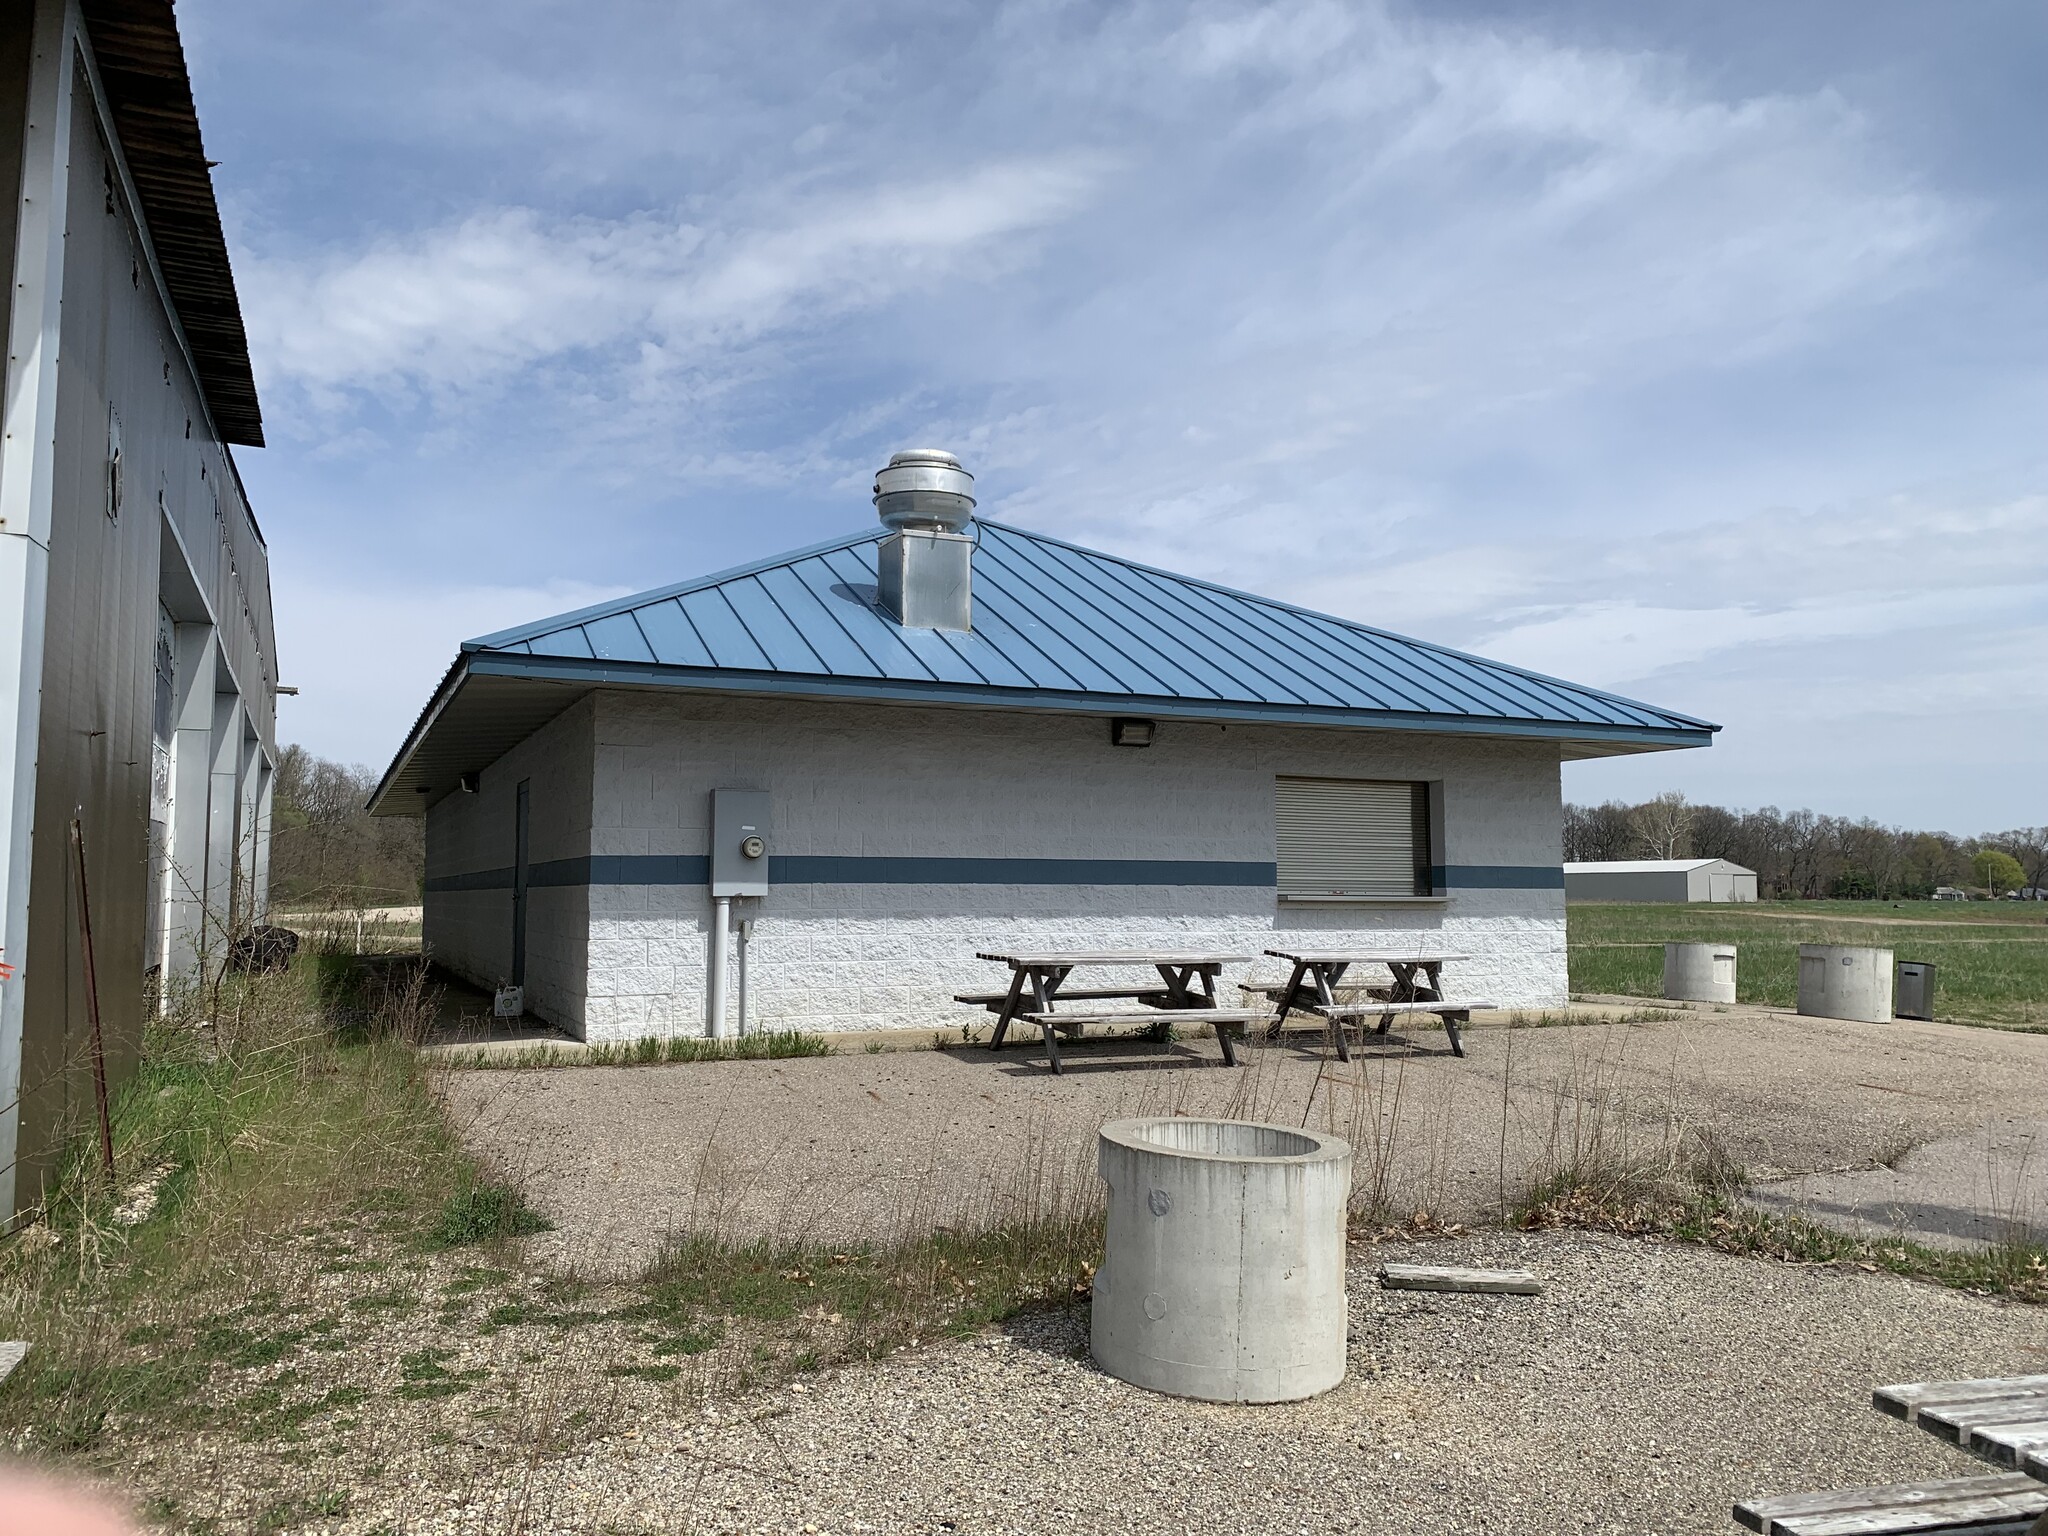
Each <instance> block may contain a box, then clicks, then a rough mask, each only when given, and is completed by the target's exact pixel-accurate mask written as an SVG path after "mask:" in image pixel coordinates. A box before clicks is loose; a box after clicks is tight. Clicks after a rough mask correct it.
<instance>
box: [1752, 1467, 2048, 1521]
mask: <svg viewBox="0 0 2048 1536" xmlns="http://www.w3.org/2000/svg"><path fill="white" fill-rule="evenodd" d="M2043 1510H2048V1487H2044V1486H2043V1485H2042V1484H2040V1483H2037V1482H2035V1481H2034V1480H2033V1479H2032V1478H2030V1477H2027V1476H2026V1475H2024V1474H2023V1473H2009V1472H2008V1473H1999V1474H1997V1475H1995V1476H1992V1477H1960V1478H1949V1479H1946V1480H1943V1481H1939V1482H1930V1483H1897V1484H1893V1485H1891V1486H1888V1487H1883V1488H1839V1489H1834V1490H1831V1491H1828V1492H1823V1493H1793V1494H1784V1495H1780V1496H1779V1497H1776V1498H1768V1499H1752V1500H1750V1501H1749V1502H1748V1503H1747V1504H1738V1505H1736V1506H1735V1520H1736V1523H1737V1524H1739V1525H1742V1526H1744V1527H1746V1528H1747V1529H1749V1530H1752V1531H1756V1532H1758V1533H1760V1536H1893V1533H1897V1536H1906V1533H1909V1532H1914V1531H1941V1530H1952V1529H1955V1528H1958V1527H1965V1528H1968V1529H1969V1530H1970V1531H1971V1532H1972V1536H1980V1533H1981V1536H1989V1532H1991V1531H1992V1530H1998V1529H2010V1530H2014V1531H2025V1530H2026V1528H2027V1525H2028V1523H2029V1522H2031V1521H2032V1520H2034V1519H2035V1518H2037V1517H2038V1516H2039V1515H2040V1514H2041V1512H2042V1511H2043Z"/></svg>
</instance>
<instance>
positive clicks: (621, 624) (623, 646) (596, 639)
mask: <svg viewBox="0 0 2048 1536" xmlns="http://www.w3.org/2000/svg"><path fill="white" fill-rule="evenodd" d="M583 633H584V634H585V635H586V636H588V637H589V639H590V649H591V650H592V652H593V653H595V654H596V655H597V657H598V658H599V659H600V660H603V661H652V660H654V648H653V647H652V646H650V645H649V644H648V643H647V638H646V636H644V635H642V634H641V633H640V626H639V625H638V624H636V623H635V622H634V621H633V615H632V614H631V613H615V614H613V615H612V616H611V617H610V618H608V619H592V620H591V621H590V622H589V623H588V624H586V625H584V626H583Z"/></svg>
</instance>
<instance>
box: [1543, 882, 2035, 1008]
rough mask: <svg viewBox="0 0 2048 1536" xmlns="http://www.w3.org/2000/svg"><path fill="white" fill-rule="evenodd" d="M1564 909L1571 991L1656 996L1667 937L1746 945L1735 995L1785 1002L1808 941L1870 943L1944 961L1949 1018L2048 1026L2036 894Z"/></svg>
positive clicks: (1941, 997) (1941, 1000)
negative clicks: (2026, 898)
mask: <svg viewBox="0 0 2048 1536" xmlns="http://www.w3.org/2000/svg"><path fill="white" fill-rule="evenodd" d="M1568 910H1569V913H1570V934H1571V988H1572V991H1573V992H1574V993H1588V992H1597V993H1619V994H1621V995H1624V996H1629V997H1656V996H1657V995H1658V994H1659V993H1660V992H1661V991H1662V990H1663V975H1664V945H1665V944H1667V943H1673V942H1687V941H1691V942H1712V941H1723V942H1727V943H1732V944H1734V945H1736V946H1738V948H1739V949H1740V951H1741V955H1740V958H1739V959H1738V961H1737V962H1736V978H1737V981H1736V995H1737V996H1738V997H1739V998H1740V999H1741V1000H1742V1001H1743V1002H1745V1003H1769V1004H1772V1005H1775V1006H1778V1007H1784V1008H1790V1007H1791V1006H1792V1005H1793V1003H1794V1001H1795V1000H1796V994H1797V991H1798V984H1799V946H1800V945H1801V944H1868V945H1873V946H1876V947H1879V948H1884V949H1890V950H1893V951H1894V952H1896V954H1897V956H1898V958H1899V959H1900V960H1921V961H1926V962H1929V963H1931V964H1933V965H1934V966H1936V967H1938V968H1939V969H1938V981H1937V985H1938V991H1937V993H1936V996H1935V1013H1936V1014H1937V1015H1938V1016H1940V1017H1941V1018H1943V1019H1953V1020H1955V1021H1957V1022H1959V1023H1973V1024H2003V1025H2008V1026H2018V1027H2023V1028H2024V1027H2029V1026H2031V1027H2035V1028H2048V906H2044V905H2043V904H2041V903H2038V902H2017V901H2015V902H1990V901H1983V902H1960V901H1959V902H1932V901H1908V902H1899V903H1893V902H1888V901H1767V902H1759V903H1757V904H1756V905H1754V906H1726V905H1706V904H1696V905H1680V904H1677V903H1663V902H1573V903H1572V905H1571V906H1570V908H1569V909H1568Z"/></svg>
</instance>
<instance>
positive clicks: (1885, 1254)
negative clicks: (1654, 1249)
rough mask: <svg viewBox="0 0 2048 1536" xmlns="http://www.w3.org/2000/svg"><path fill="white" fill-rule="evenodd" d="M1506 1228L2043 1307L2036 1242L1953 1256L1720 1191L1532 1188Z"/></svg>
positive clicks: (2043, 1251) (1642, 1183) (1646, 1185)
mask: <svg viewBox="0 0 2048 1536" xmlns="http://www.w3.org/2000/svg"><path fill="white" fill-rule="evenodd" d="M1515 1224H1516V1225H1517V1226H1519V1227H1521V1228H1522V1229H1523V1230H1525V1231H1546V1230H1555V1229H1558V1228H1565V1227H1581V1228H1590V1229H1593V1230H1598V1231H1605V1232H1620V1233H1625V1234H1628V1235H1631V1236H1658V1237H1664V1238H1668V1239H1670V1240H1672V1241H1674V1242H1681V1243H1693V1244H1696V1245H1698V1246H1700V1247H1702V1248H1712V1249H1714V1250H1715V1251H1716V1252H1719V1253H1728V1254H1734V1255H1736V1256H1738V1257H1740V1258H1749V1259H1776V1260H1779V1261H1781V1262H1784V1263H1788V1264H1833V1265H1840V1266H1842V1267H1844V1268H1853V1269H1861V1270H1866V1271H1869V1272H1871V1273H1878V1272H1883V1273H1886V1274H1893V1275H1902V1276H1905V1277H1906V1278H1908V1279H1912V1280H1924V1281H1928V1282H1930V1283H1932V1284H1935V1285H1945V1286H1949V1287H1951V1288H1953V1289H1956V1290H1963V1291H1970V1292H1973V1293H1975V1294H1977V1295H1980V1296H2002V1297H2005V1298H2006V1299H2008V1300H2011V1301H2021V1302H2031V1303H2034V1304H2036V1305H2042V1304H2048V1246H2044V1245H2042V1244H2040V1243H2031V1242H2020V1243H2004V1244H1998V1245H1996V1246H1993V1247H1990V1248H1984V1249H1975V1250H1959V1249H1950V1248H1933V1247H1929V1246H1928V1245H1926V1244H1924V1243H1916V1242H1913V1241H1911V1240H1909V1239H1905V1238H1899V1237H1891V1236H1886V1237H1882V1238H1876V1237H1859V1236H1857V1235H1855V1234H1853V1233H1848V1232H1840V1231H1837V1230H1836V1229H1835V1228H1833V1227H1829V1226H1824V1225H1822V1224H1821V1223H1819V1222H1816V1221H1811V1220H1808V1219H1807V1218H1805V1217H1803V1216H1795V1215H1789V1214H1785V1213H1780V1212H1775V1211H1760V1210H1757V1209H1756V1208H1755V1207H1753V1206H1749V1205H1745V1204H1743V1203H1742V1202H1741V1201H1740V1200H1738V1199H1736V1198H1735V1197H1734V1195H1733V1194H1732V1193H1727V1192H1723V1191H1719V1190H1695V1191H1690V1192H1688V1191H1684V1190H1682V1189H1678V1188H1674V1187H1672V1186H1669V1185H1660V1184H1658V1183H1656V1182H1655V1181H1652V1180H1637V1181H1633V1182H1631V1181H1620V1182H1610V1183H1608V1184H1607V1185H1605V1186H1604V1187H1600V1186H1591V1185H1584V1184H1580V1185H1575V1186H1572V1187H1569V1188H1551V1189H1548V1190H1537V1191H1534V1192H1532V1198H1531V1200H1530V1201H1529V1203H1528V1204H1527V1205H1525V1206H1524V1208H1523V1209H1522V1210H1520V1211H1519V1212H1518V1213H1517V1218H1516V1222H1515Z"/></svg>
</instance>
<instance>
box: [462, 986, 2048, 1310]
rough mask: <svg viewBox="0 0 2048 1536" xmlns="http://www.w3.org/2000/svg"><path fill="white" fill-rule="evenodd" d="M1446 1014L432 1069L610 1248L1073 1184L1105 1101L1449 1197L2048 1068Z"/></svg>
mask: <svg viewBox="0 0 2048 1536" xmlns="http://www.w3.org/2000/svg"><path fill="white" fill-rule="evenodd" d="M1296 1038H1297V1039H1298V1040H1304V1041H1305V1040H1306V1039H1307V1038H1308V1037H1305V1036H1303V1037H1296ZM1467 1038H1468V1050H1469V1052H1470V1054H1469V1055H1468V1056H1466V1057H1465V1058H1464V1059H1462V1060H1461V1059H1458V1058H1456V1057H1453V1056H1451V1055H1450V1054H1449V1053H1448V1051H1447V1050H1446V1048H1445V1045H1444V1037H1443V1035H1442V1034H1441V1033H1439V1032H1437V1031H1435V1030H1429V1029H1418V1030H1416V1031H1415V1032H1414V1033H1413V1034H1412V1035H1411V1036H1408V1037H1406V1041H1405V1043H1404V1040H1403V1037H1400V1036H1396V1037H1394V1038H1393V1040H1392V1041H1391V1042H1390V1043H1388V1044H1386V1045H1384V1046H1376V1047H1375V1048H1374V1050H1373V1051H1372V1052H1371V1053H1370V1054H1369V1055H1368V1056H1367V1057H1365V1058H1362V1060H1361V1062H1360V1064H1358V1065H1356V1066H1353V1067H1348V1068H1347V1067H1344V1066H1342V1065H1341V1064H1339V1063H1337V1062H1334V1061H1331V1062H1327V1063H1326V1062H1325V1061H1324V1060H1323V1059H1322V1057H1321V1055H1320V1053H1319V1052H1318V1051H1316V1050H1314V1049H1311V1048H1309V1047H1308V1046H1307V1045H1306V1044H1281V1045H1276V1046H1272V1047H1267V1048H1264V1049H1260V1050H1258V1051H1256V1052H1254V1053H1252V1056H1251V1064H1250V1065H1249V1066H1248V1067H1247V1068H1245V1069H1244V1070H1242V1071H1237V1072H1232V1071H1228V1070H1225V1069H1223V1068H1221V1067H1220V1066H1218V1065H1217V1064H1216V1060H1215V1048H1214V1046H1213V1045H1212V1044H1209V1043H1208V1042H1200V1043H1181V1044H1175V1045H1171V1046H1154V1045H1149V1044H1146V1043H1144V1042H1142V1041H1129V1042H1106V1043H1103V1044H1100V1045H1094V1044H1091V1045H1087V1046H1083V1047H1081V1048H1079V1049H1077V1050H1075V1051H1073V1052H1072V1053H1071V1054H1072V1056H1073V1058H1074V1065H1073V1066H1072V1067H1071V1068H1070V1069H1069V1071H1068V1072H1067V1073H1066V1074H1065V1075H1064V1076H1061V1077H1054V1076H1052V1075H1051V1074H1049V1073H1047V1072H1046V1071H1045V1070H1044V1069H1043V1067H1041V1066H1040V1065H1038V1053H1037V1052H1036V1051H1018V1052H1004V1053H1001V1054H999V1055H998V1054H992V1053H990V1052H988V1051H986V1050H978V1049H970V1050H958V1051H943V1052H942V1051H904V1052H890V1053H886V1054H880V1055H864V1054H861V1055H846V1056H831V1057H822V1058H806V1059H799V1060H793V1061H774V1062H721V1063H713V1064H697V1065H685V1066H672V1067H631V1068H548V1069H543V1070H538V1071H502V1070H498V1071H464V1072H451V1073H450V1074H448V1076H447V1078H446V1079H445V1081H446V1091H447V1093H448V1096H449V1099H450V1101H451V1104H452V1107H453V1110H454V1114H455V1118H456V1121H457V1123H458V1124H459V1125H461V1126H463V1127H464V1130H465V1134H466V1135H467V1136H468V1137H469V1138H470V1140H471V1141H472V1143H473V1144H475V1145H477V1146H479V1147H480V1148H481V1149H482V1150H483V1151H485V1152H486V1153H487V1154H488V1155H489V1156H491V1157H492V1158H493V1159H494V1160H495V1161H496V1162H497V1163H499V1164H500V1165H501V1166H502V1167H504V1168H506V1169H507V1170H509V1171H510V1172H512V1173H513V1174H515V1175H517V1176H520V1177H522V1178H523V1179H524V1181H525V1183H526V1185H527V1188H528V1191H529V1194H530V1196H531V1198H533V1199H534V1200H535V1201H536V1202H537V1203H538V1204H539V1205H540V1206H541V1207H542V1208H543V1209H544V1210H546V1211H547V1213H548V1214H549V1215H550V1216H551V1217H552V1218H553V1219H554V1220H555V1221H556V1222H557V1223H558V1228H559V1229H558V1231H557V1232H555V1233H553V1234H551V1235H550V1236H548V1237H547V1238H544V1239H542V1240H541V1242H540V1245H539V1247H538V1249H537V1252H538V1253H539V1255H540V1256H541V1257H542V1258H543V1260H545V1261H548V1262H554V1263H559V1264H573V1265H575V1266H577V1267H583V1268H591V1269H595V1270H598V1271H611V1272H618V1271H621V1270H631V1269H633V1268H635V1267H636V1266H637V1265H639V1264H641V1263H643V1262H644V1261H645V1260H646V1259H647V1258H648V1257H650V1256H652V1254H653V1253H654V1252H655V1251H657V1249H658V1248H659V1246H660V1243H661V1241H662V1239H663V1237H664V1236H665V1235H666V1234H667V1233H668V1232H670V1231H671V1230H674V1229H677V1228H680V1227H685V1226H694V1227H699V1228H703V1227H713V1228H716V1229H719V1230H721V1231H724V1232H726V1233H727V1234H729V1235H737V1234H763V1233H768V1234H774V1233H780V1234H783V1235H789V1236H808V1237H818V1238H825V1239H827V1240H831V1241H843V1240H850V1239H851V1238H854V1237H860V1236H865V1237H871V1238H873V1237H883V1238H886V1237H887V1236H888V1235H889V1234H890V1232H891V1230H892V1223H893V1224H907V1225H909V1226H911V1227H915V1226H917V1225H918V1224H921V1223H929V1222H931V1221H935V1220H936V1221H947V1222H953V1221H972V1220H975V1219H977V1218H979V1217H981V1216H983V1215H985V1214H987V1213H989V1212H992V1211H998V1210H1005V1209H1008V1210H1016V1209H1021V1208H1028V1207H1029V1206H1030V1205H1032V1204H1033V1203H1037V1204H1041V1205H1042V1204H1043V1203H1045V1202H1048V1201H1057V1200H1059V1199H1063V1198H1068V1197H1069V1196H1073V1195H1077V1194H1080V1195H1088V1194H1092V1190H1093V1187H1094V1180H1095V1173H1094V1135H1095V1130H1096V1127H1097V1126H1099V1125H1100V1124H1101V1123H1102V1122H1103V1121H1104V1120H1107V1119H1111V1118H1115V1117H1117V1116H1121V1115H1137V1114H1168V1113H1175V1112H1180V1113H1198V1114H1225V1115H1231V1116H1235V1117H1238V1118H1251V1119H1270V1120H1278V1121H1281V1122H1283V1123H1287V1124H1298V1123H1301V1121H1302V1120H1303V1117H1304V1111H1305V1110H1306V1111H1307V1112H1308V1116H1309V1118H1310V1119H1311V1120H1312V1121H1313V1122H1314V1123H1316V1124H1317V1125H1319V1126H1322V1127H1324V1128H1326V1129H1331V1130H1335V1131H1336V1132H1337V1133H1338V1134H1341V1135H1345V1136H1348V1137H1349V1138H1350V1139H1351V1140H1352V1141H1353V1142H1354V1144H1355V1145H1356V1146H1357V1148H1358V1152H1359V1158H1358V1164H1357V1166H1356V1169H1355V1172H1354V1181H1355V1184H1356V1186H1357V1187H1358V1188H1360V1189H1361V1190H1362V1191H1370V1190H1372V1189H1373V1188H1375V1187H1377V1188H1379V1189H1380V1190H1381V1192H1382V1194H1383V1196H1384V1203H1385V1204H1386V1206H1387V1207H1388V1208H1389V1209H1391V1210H1393V1211H1395V1212H1397V1213H1401V1214H1406V1213H1409V1212H1412V1211H1415V1210H1418V1209H1422V1210H1429V1211H1431V1212H1434V1213H1436V1214H1437V1215H1439V1216H1440V1217H1444V1218H1446V1219H1452V1220H1459V1221H1467V1222H1471V1221H1478V1220H1485V1219H1487V1218H1489V1217H1495V1216H1498V1214H1499V1212H1500V1209H1501V1205H1502V1202H1503V1198H1504V1197H1506V1198H1509V1199H1511V1198H1512V1197H1513V1194H1514V1193H1515V1191H1516V1190H1518V1189H1519V1188H1520V1187H1521V1186H1522V1185H1523V1184H1524V1182H1525V1181H1526V1180H1527V1179H1528V1178H1530V1177H1532V1176H1535V1175H1539V1174H1541V1173H1542V1172H1543V1171H1544V1170H1545V1169H1546V1168H1548V1167H1553V1166H1556V1165H1557V1164H1558V1163H1560V1162H1562V1161H1565V1160H1568V1159H1569V1158H1571V1157H1572V1156H1573V1155H1574V1154H1577V1155H1579V1156H1582V1157H1583V1156H1587V1155H1592V1154H1596V1153H1602V1152H1607V1153H1611V1152H1615V1151H1620V1150H1624V1149H1625V1150H1628V1151H1631V1152H1635V1153H1641V1152H1644V1151H1648V1150H1654V1149H1655V1148H1657V1147H1658V1146H1660V1145H1662V1144H1664V1143H1665V1142H1666V1141H1667V1140H1668V1139H1669V1138H1670V1137H1671V1136H1672V1135H1673V1134H1674V1132H1675V1131H1678V1130H1681V1129H1682V1130H1686V1131H1691V1132H1694V1133H1701V1134H1705V1135H1709V1136H1711V1137H1712V1138H1713V1139H1714V1140H1715V1141H1716V1142H1718V1143H1719V1144H1720V1145H1721V1146H1723V1147H1725V1148H1726V1149H1727V1151H1728V1152H1729V1154H1730V1155H1731V1156H1732V1157H1733V1158H1735V1159H1736V1160H1737V1161H1738V1162H1739V1163H1741V1164H1742V1165H1743V1166H1744V1167H1746V1168H1747V1169H1748V1170H1749V1173H1750V1175H1751V1177H1752V1178H1753V1179H1758V1180H1771V1179H1775V1178H1782V1177H1785V1176H1788V1175H1793V1174H1805V1173H1812V1172H1817V1171H1824V1170H1841V1169H1851V1168H1873V1167H1878V1166H1881V1165H1884V1164H1888V1163H1891V1162H1894V1161H1896V1160H1897V1159H1898V1158H1899V1157H1900V1155H1901V1154H1902V1153H1904V1152H1905V1151H1906V1150H1907V1149H1909V1148H1911V1147H1914V1146H1917V1145H1919V1144H1921V1143H1923V1142H1927V1141H1932V1140H1935V1139H1937V1138H1941V1137H1954V1136H1962V1135H1967V1134H1969V1133H1972V1132H1974V1131H1976V1130H1977V1128H1978V1127H1980V1126H1981V1125H1982V1124H1983V1123H1984V1122H1985V1121H1986V1120H1987V1119H1989V1118H1991V1117H1993V1116H1998V1115H2025V1114H2028V1113H2032V1114H2035V1115H2038V1114H2039V1112H2040V1095H2039V1084H2040V1083H2041V1082H2042V1081H2043V1079H2044V1075H2048V1035H2044V1034H2016V1033H2008V1032H2002V1031H1996V1030H1982V1029H1967V1028H1959V1027H1956V1026H1952V1025H1942V1024H1916V1023H1907V1022H1897V1023H1892V1024H1858V1023H1852V1022H1847V1021H1842V1020H1832V1019H1807V1018H1800V1017H1798V1016H1796V1015H1793V1014H1788V1013H1784V1012H1778V1011H1767V1010H1756V1009H1747V1010H1731V1011H1728V1012H1725V1013H1721V1012H1711V1011H1695V1012H1689V1013H1684V1014H1681V1015H1677V1016H1675V1017H1674V1018H1673V1019H1672V1020H1670V1021H1666V1022H1636V1023H1626V1024H1624V1023H1615V1022H1601V1023H1588V1024H1577V1023H1575V1024H1570V1025H1558V1026H1555V1027H1547V1028H1519V1029H1513V1030H1510V1029H1508V1028H1505V1027H1503V1026H1493V1027H1488V1026H1486V1025H1484V1024H1480V1025H1477V1026H1475V1027H1474V1028H1473V1029H1472V1030H1471V1031H1470V1033H1469V1034H1468V1037H1467ZM1312 1094H1313V1101H1311V1095H1312ZM2008 1182H2009V1181H2008ZM1816 1214H1826V1213H1825V1212H1821V1211H1817V1212H1816Z"/></svg>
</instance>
